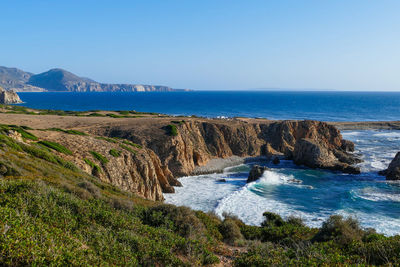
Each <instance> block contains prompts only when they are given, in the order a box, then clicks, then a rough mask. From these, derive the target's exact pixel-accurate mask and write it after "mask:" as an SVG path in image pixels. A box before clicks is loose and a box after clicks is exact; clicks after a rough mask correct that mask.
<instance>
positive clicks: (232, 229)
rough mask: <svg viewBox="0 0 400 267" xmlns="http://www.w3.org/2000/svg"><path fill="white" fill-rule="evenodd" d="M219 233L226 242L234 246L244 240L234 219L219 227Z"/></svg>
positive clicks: (224, 222)
mask: <svg viewBox="0 0 400 267" xmlns="http://www.w3.org/2000/svg"><path fill="white" fill-rule="evenodd" d="M219 231H220V233H221V234H222V236H223V239H224V242H226V243H228V244H230V245H234V244H235V243H236V241H238V240H240V239H242V238H243V236H242V234H241V232H240V228H239V226H238V225H237V224H236V222H235V221H234V220H232V219H229V218H227V219H225V220H224V221H223V222H222V223H221V224H220V226H219Z"/></svg>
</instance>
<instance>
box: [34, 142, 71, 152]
mask: <svg viewBox="0 0 400 267" xmlns="http://www.w3.org/2000/svg"><path fill="white" fill-rule="evenodd" d="M38 143H39V144H41V145H44V146H46V147H48V148H51V149H53V150H55V151H58V152H60V153H64V154H66V155H72V151H71V150H69V149H68V148H66V147H65V146H63V145H60V144H58V143H56V142H51V141H45V140H44V141H39V142H38Z"/></svg>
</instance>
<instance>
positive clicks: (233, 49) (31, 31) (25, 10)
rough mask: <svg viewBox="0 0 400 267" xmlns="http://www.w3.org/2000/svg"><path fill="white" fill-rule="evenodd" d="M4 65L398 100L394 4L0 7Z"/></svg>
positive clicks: (195, 0)
mask: <svg viewBox="0 0 400 267" xmlns="http://www.w3.org/2000/svg"><path fill="white" fill-rule="evenodd" d="M0 6H1V15H0V25H1V26H0V29H1V32H0V36H1V37H0V51H1V52H0V65H3V66H8V67H18V68H21V69H23V70H26V71H31V72H34V73H39V72H43V71H46V70H48V69H50V68H54V67H61V68H65V69H67V70H69V71H71V72H73V73H76V74H78V75H80V76H85V77H90V78H92V79H94V80H97V81H100V82H110V83H111V82H113V83H117V82H118V83H145V84H163V85H169V86H172V87H174V88H192V89H234V90H236V89H254V88H315V89H338V90H400V15H399V14H400V1H398V0H393V1H390V0H373V1H372V0H350V1H348V0H335V1H321V0H318V1H311V0H310V1H307V0H304V1H300V0H292V1H289V0H288V1H285V0H282V1H280V0H275V1H272V0H270V1H268V0H260V1H257V0H242V1H233V0H232V1H220V0H187V1H184V0H180V1H178V0H176V1H174V0H171V1H170V0H159V1H154V0H142V1H118V0H114V1H101V0H97V1H91V0H89V1H85V0H82V1H75V0H72V1H71V0H68V1H54V0H47V1H41V0H36V1H31V0H29V1H23V0H19V1H16V0H15V1H14V0H5V1H2V2H1V5H0Z"/></svg>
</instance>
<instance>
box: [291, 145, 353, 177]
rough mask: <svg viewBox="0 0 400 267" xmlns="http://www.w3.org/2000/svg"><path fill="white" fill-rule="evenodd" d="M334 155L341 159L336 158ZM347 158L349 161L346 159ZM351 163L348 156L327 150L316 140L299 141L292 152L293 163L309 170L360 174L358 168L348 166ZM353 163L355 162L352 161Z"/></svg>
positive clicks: (340, 152)
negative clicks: (317, 169)
mask: <svg viewBox="0 0 400 267" xmlns="http://www.w3.org/2000/svg"><path fill="white" fill-rule="evenodd" d="M335 154H338V155H341V156H342V157H339V158H338V157H336V155H335ZM346 156H348V157H349V160H348V159H347V158H346ZM350 160H351V161H353V158H352V157H351V156H350V155H347V154H345V152H343V151H339V152H337V151H335V150H332V149H328V148H327V146H326V144H324V143H320V142H319V141H318V140H311V139H308V138H302V139H300V140H299V141H298V142H297V143H296V146H295V149H294V151H293V162H294V163H296V164H299V165H305V166H308V167H310V168H322V169H331V170H337V171H342V172H346V173H353V174H357V173H360V169H359V168H358V167H354V166H351V165H349V163H348V161H350ZM354 161H355V160H354Z"/></svg>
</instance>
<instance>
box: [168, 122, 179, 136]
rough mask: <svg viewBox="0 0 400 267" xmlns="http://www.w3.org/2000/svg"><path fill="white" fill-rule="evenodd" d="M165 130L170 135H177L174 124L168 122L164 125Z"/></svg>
mask: <svg viewBox="0 0 400 267" xmlns="http://www.w3.org/2000/svg"><path fill="white" fill-rule="evenodd" d="M165 129H166V132H167V134H168V135H170V136H177V135H178V128H177V127H176V125H174V124H169V125H167V126H166V128H165Z"/></svg>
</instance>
